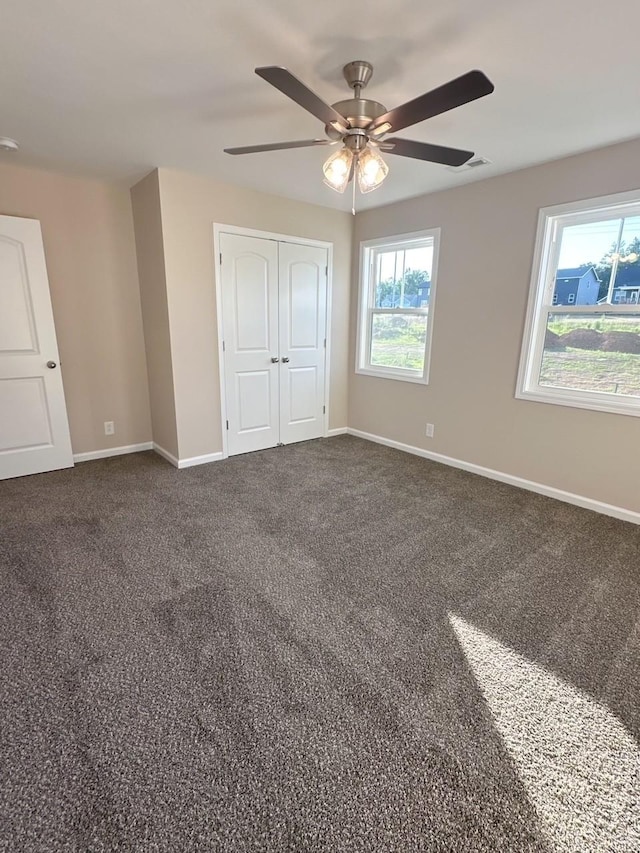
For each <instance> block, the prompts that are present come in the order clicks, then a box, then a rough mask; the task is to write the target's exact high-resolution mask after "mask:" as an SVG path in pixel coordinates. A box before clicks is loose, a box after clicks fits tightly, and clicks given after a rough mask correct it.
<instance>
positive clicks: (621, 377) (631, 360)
mask: <svg viewBox="0 0 640 853" xmlns="http://www.w3.org/2000/svg"><path fill="white" fill-rule="evenodd" d="M539 381H540V385H546V386H548V387H551V388H567V389H572V390H577V391H598V392H601V393H606V394H619V395H620V396H623V397H640V313H638V314H633V315H630V314H626V315H618V316H612V315H593V314H560V313H557V314H556V313H551V314H549V317H548V322H547V330H546V334H545V342H544V352H543V355H542V364H541V368H540V380H539Z"/></svg>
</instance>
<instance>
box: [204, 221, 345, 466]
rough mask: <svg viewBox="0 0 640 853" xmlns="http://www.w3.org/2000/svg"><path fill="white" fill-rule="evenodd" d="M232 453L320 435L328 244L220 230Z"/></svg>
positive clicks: (322, 429) (229, 445)
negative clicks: (300, 242)
mask: <svg viewBox="0 0 640 853" xmlns="http://www.w3.org/2000/svg"><path fill="white" fill-rule="evenodd" d="M220 250H221V268H220V284H221V296H222V334H223V351H224V381H225V400H226V407H227V424H226V427H227V439H228V441H227V450H228V453H229V455H230V456H234V455H235V454H237V453H248V452H249V451H252V450H263V449H265V448H267V447H275V446H276V445H277V444H290V443H292V442H294V441H306V440H307V439H310V438H319V437H320V436H322V435H323V434H324V407H325V401H324V394H325V353H326V349H325V344H326V340H325V336H326V334H327V332H326V322H327V265H328V254H329V253H328V250H327V249H326V248H322V247H318V246H307V245H303V244H299V243H287V242H282V241H280V242H279V241H277V240H271V239H267V238H261V237H247V236H244V235H240V234H226V233H222V234H221V235H220Z"/></svg>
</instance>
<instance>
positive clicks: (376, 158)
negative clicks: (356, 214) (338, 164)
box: [356, 148, 389, 193]
mask: <svg viewBox="0 0 640 853" xmlns="http://www.w3.org/2000/svg"><path fill="white" fill-rule="evenodd" d="M356 174H357V176H358V186H359V187H360V192H361V193H370V192H371V191H372V190H376V189H378V187H379V186H380V184H381V183H382V182H383V181H384V179H385V178H386V177H387V175H388V174H389V167H388V166H387V164H386V163H385V162H384V160H383V159H382V157H381V156H380V155H379V154H378V152H377V151H376V150H375V149H373V148H365V150H364V151H363V152H362V153H361V154H360V156H359V157H358V162H357V164H356Z"/></svg>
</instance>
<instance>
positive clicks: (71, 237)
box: [0, 164, 151, 453]
mask: <svg viewBox="0 0 640 853" xmlns="http://www.w3.org/2000/svg"><path fill="white" fill-rule="evenodd" d="M0 213H1V214H5V215H9V216H22V217H26V218H31V219H39V220H40V222H41V223H42V234H43V239H44V249H45V255H46V260H47V269H48V273H49V286H50V290H51V299H52V303H53V314H54V319H55V324H56V332H57V337H58V348H59V350H60V361H61V368H62V374H63V380H64V389H65V395H66V402H67V411H68V414H69V424H70V429H71V442H72V446H73V450H74V453H82V452H86V451H92V450H100V449H104V448H109V447H116V446H121V445H128V444H137V443H140V442H144V441H149V440H150V438H151V426H150V422H149V403H148V395H147V372H146V362H145V352H144V341H143V336H142V320H141V314H140V295H139V291H138V281H137V275H136V255H135V247H134V241H133V227H132V217H131V204H130V200H129V194H128V192H127V190H126V189H122V188H118V187H115V186H112V185H109V184H106V183H103V182H99V181H91V180H83V179H78V178H69V177H65V176H62V175H58V174H54V173H50V172H44V171H37V170H32V169H24V168H20V167H17V166H15V165H5V164H3V165H0ZM107 420H109V421H115V426H116V433H115V435H113V436H105V435H104V421H107Z"/></svg>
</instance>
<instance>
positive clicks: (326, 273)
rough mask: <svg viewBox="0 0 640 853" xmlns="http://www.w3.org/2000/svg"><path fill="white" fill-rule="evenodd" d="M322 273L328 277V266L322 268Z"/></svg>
mask: <svg viewBox="0 0 640 853" xmlns="http://www.w3.org/2000/svg"><path fill="white" fill-rule="evenodd" d="M324 274H325V275H326V277H327V278H329V267H325V268H324Z"/></svg>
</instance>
